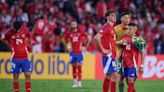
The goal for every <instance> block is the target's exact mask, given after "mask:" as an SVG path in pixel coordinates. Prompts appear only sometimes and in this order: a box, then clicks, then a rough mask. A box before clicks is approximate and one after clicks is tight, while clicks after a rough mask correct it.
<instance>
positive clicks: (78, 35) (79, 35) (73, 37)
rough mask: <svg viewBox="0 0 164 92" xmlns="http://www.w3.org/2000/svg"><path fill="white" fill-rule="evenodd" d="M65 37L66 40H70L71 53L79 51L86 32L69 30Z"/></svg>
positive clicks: (85, 37)
mask: <svg viewBox="0 0 164 92" xmlns="http://www.w3.org/2000/svg"><path fill="white" fill-rule="evenodd" d="M65 39H66V41H67V42H68V41H70V43H71V47H72V52H73V53H81V47H82V45H83V42H84V41H86V40H87V34H86V33H85V32H80V31H71V32H70V33H68V34H66V35H65Z"/></svg>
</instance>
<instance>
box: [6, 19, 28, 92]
mask: <svg viewBox="0 0 164 92" xmlns="http://www.w3.org/2000/svg"><path fill="white" fill-rule="evenodd" d="M27 38H30V32H29V30H28V29H27V28H24V27H21V23H20V22H19V21H15V22H14V23H13V28H11V29H10V30H9V31H8V32H7V33H6V34H5V38H4V40H7V42H8V43H10V45H11V48H12V55H11V58H10V61H11V69H12V72H13V77H14V83H13V88H14V92H19V82H18V79H19V73H20V69H21V70H22V71H23V72H24V75H25V87H26V92H31V82H30V79H31V64H30V61H29V60H28V51H27V45H26V44H27V43H26V41H27Z"/></svg>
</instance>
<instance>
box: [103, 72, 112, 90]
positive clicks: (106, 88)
mask: <svg viewBox="0 0 164 92" xmlns="http://www.w3.org/2000/svg"><path fill="white" fill-rule="evenodd" d="M109 84H110V74H106V76H105V79H104V82H103V92H108V90H109Z"/></svg>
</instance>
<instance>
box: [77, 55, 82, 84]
mask: <svg viewBox="0 0 164 92" xmlns="http://www.w3.org/2000/svg"><path fill="white" fill-rule="evenodd" d="M76 60H77V70H78V72H77V75H78V82H77V85H78V87H82V84H81V79H82V63H83V55H82V53H80V54H77V56H76Z"/></svg>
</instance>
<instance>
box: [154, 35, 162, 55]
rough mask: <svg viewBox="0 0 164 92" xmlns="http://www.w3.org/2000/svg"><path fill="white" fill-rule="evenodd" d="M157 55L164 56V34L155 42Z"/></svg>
mask: <svg viewBox="0 0 164 92" xmlns="http://www.w3.org/2000/svg"><path fill="white" fill-rule="evenodd" d="M154 47H155V49H154V52H155V54H164V33H163V34H161V35H160V36H159V37H158V38H157V39H156V40H155V41H154Z"/></svg>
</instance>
